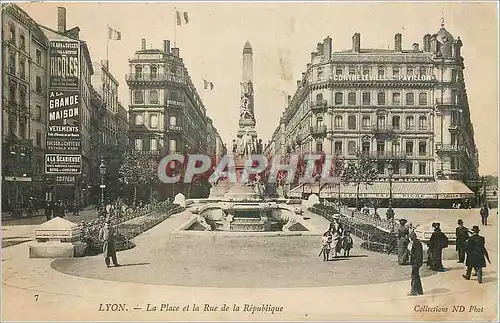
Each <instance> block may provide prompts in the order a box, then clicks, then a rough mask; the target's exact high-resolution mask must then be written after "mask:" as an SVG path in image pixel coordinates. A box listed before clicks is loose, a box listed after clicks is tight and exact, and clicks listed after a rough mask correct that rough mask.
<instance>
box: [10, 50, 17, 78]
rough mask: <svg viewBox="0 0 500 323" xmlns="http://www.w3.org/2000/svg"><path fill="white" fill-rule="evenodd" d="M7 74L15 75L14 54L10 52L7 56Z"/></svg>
mask: <svg viewBox="0 0 500 323" xmlns="http://www.w3.org/2000/svg"><path fill="white" fill-rule="evenodd" d="M9 72H10V73H12V74H16V53H14V52H10V55H9Z"/></svg>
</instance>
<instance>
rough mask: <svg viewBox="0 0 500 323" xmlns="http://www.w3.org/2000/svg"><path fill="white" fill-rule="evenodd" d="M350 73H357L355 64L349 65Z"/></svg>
mask: <svg viewBox="0 0 500 323" xmlns="http://www.w3.org/2000/svg"><path fill="white" fill-rule="evenodd" d="M349 75H356V68H355V67H354V66H351V67H349Z"/></svg>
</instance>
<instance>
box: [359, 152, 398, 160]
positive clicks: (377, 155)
mask: <svg viewBox="0 0 500 323" xmlns="http://www.w3.org/2000/svg"><path fill="white" fill-rule="evenodd" d="M363 155H365V156H367V157H369V158H372V159H406V158H407V154H406V153H405V152H402V151H370V152H363Z"/></svg>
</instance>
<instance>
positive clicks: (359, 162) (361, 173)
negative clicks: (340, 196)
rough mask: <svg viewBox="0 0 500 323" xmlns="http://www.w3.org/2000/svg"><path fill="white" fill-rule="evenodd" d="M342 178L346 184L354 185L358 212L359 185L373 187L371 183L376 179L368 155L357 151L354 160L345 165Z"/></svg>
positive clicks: (375, 172)
mask: <svg viewBox="0 0 500 323" xmlns="http://www.w3.org/2000/svg"><path fill="white" fill-rule="evenodd" d="M344 178H345V181H346V182H348V183H352V184H354V185H356V209H357V210H359V209H360V208H359V187H360V185H361V184H365V185H373V181H374V180H375V179H377V170H376V169H375V167H373V164H372V161H371V160H370V159H369V157H368V155H366V154H363V153H362V152H360V151H359V150H357V151H356V160H355V161H350V162H349V163H348V164H347V168H346V169H345V175H344Z"/></svg>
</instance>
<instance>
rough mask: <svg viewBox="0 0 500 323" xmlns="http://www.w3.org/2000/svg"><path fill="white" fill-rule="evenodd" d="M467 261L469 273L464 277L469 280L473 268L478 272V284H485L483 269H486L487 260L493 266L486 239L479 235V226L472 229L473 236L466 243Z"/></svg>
mask: <svg viewBox="0 0 500 323" xmlns="http://www.w3.org/2000/svg"><path fill="white" fill-rule="evenodd" d="M466 251H467V260H466V262H465V264H466V265H467V272H466V273H465V275H462V276H463V277H464V278H465V279H467V280H469V279H470V275H471V272H472V268H475V269H476V272H477V282H478V283H479V284H482V283H483V267H486V260H485V258H486V259H487V260H488V262H489V263H490V264H491V262H490V257H489V255H488V250H486V247H485V241H484V237H481V236H480V235H479V226H477V225H475V226H473V227H472V236H471V237H470V238H469V239H468V240H467V242H466Z"/></svg>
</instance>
